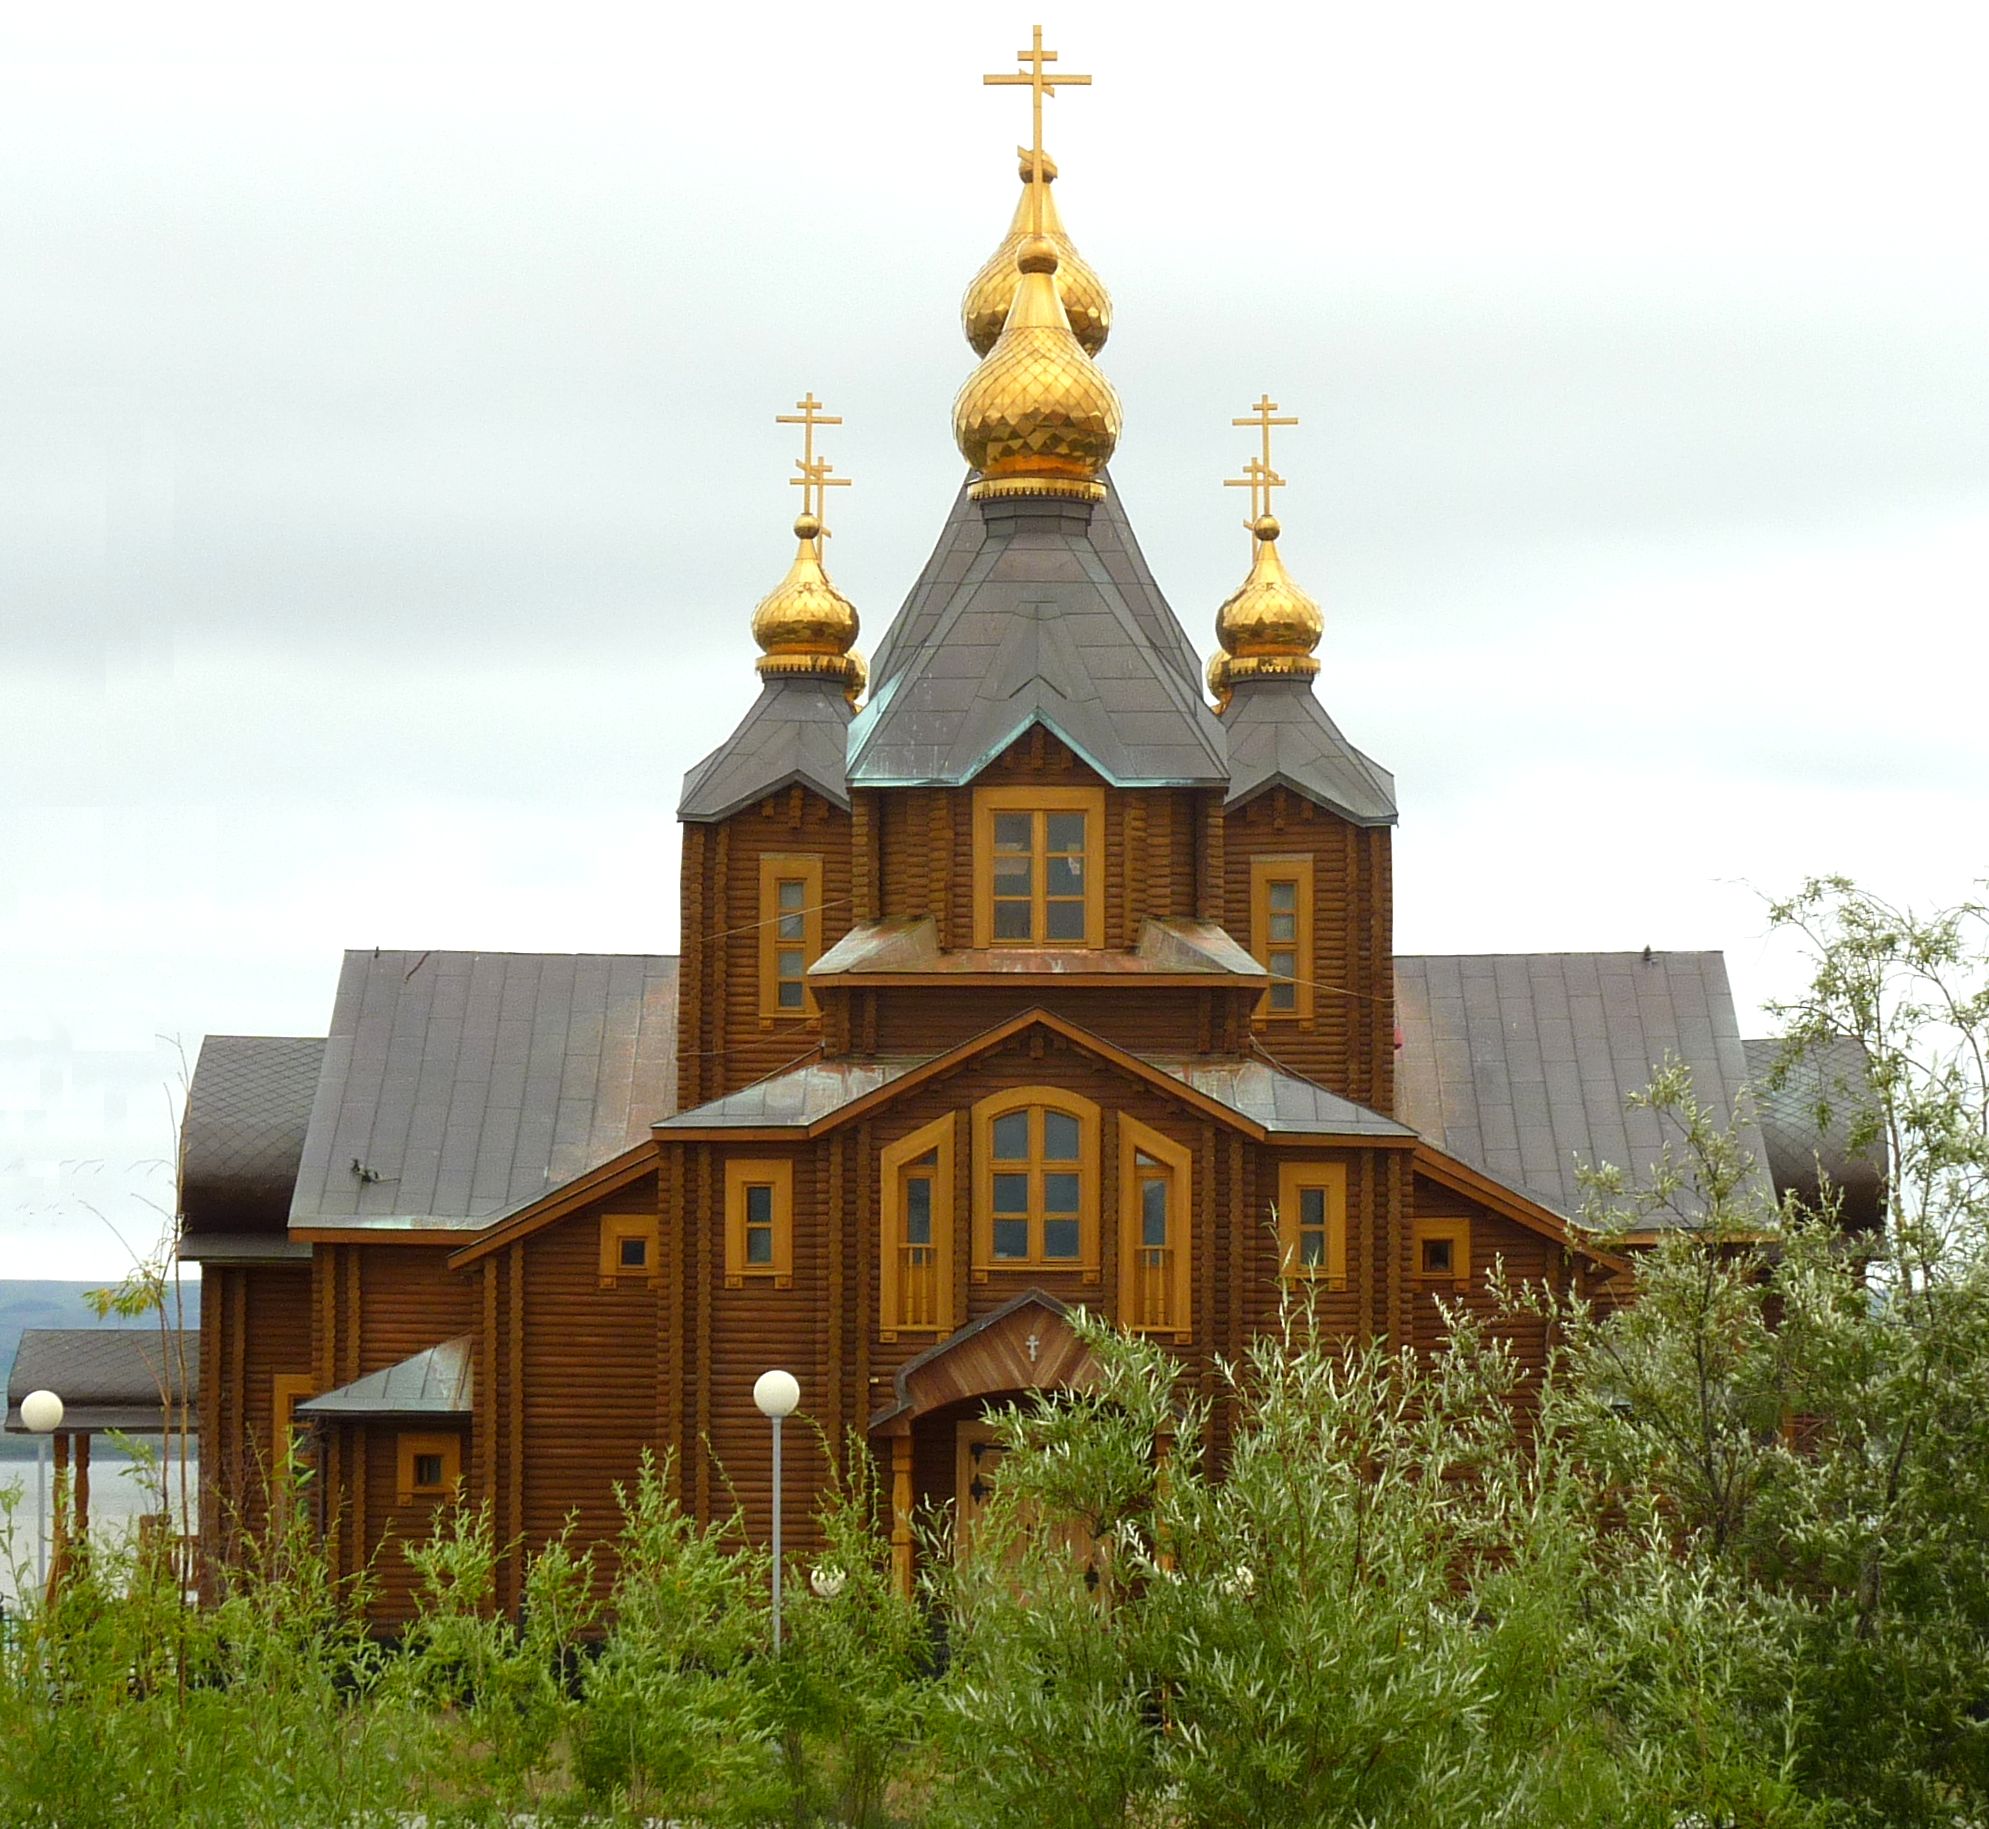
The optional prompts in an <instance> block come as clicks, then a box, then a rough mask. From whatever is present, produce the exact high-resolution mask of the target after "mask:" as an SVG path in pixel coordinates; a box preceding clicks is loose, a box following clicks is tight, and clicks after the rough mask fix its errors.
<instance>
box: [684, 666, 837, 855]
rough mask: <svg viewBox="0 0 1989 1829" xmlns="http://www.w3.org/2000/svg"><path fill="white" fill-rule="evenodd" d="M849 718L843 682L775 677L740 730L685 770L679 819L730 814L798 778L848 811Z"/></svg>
mask: <svg viewBox="0 0 1989 1829" xmlns="http://www.w3.org/2000/svg"><path fill="white" fill-rule="evenodd" d="M850 716H851V713H850V706H849V700H848V699H847V698H846V697H845V696H844V694H843V687H842V682H841V681H840V680H833V679H828V678H825V677H821V676H818V675H814V674H777V675H775V676H774V677H773V678H772V679H770V680H768V681H767V682H766V683H765V684H764V685H763V686H761V688H760V696H759V697H758V698H757V699H755V700H754V701H753V705H752V709H751V710H749V711H748V712H747V713H746V715H745V717H744V718H743V719H741V720H740V724H739V728H738V729H737V730H735V731H734V732H733V733H732V734H731V735H730V736H729V737H727V738H726V739H725V741H724V742H723V743H721V744H720V745H719V746H718V747H717V748H716V749H715V750H713V751H712V752H711V754H710V755H708V756H706V757H705V759H704V760H703V761H702V762H699V763H698V764H696V766H694V767H693V768H692V769H691V771H690V772H689V773H688V774H687V775H685V777H684V791H683V794H682V795H681V797H680V798H679V799H678V802H677V817H678V818H679V819H681V820H685V821H688V822H691V823H694V824H695V823H709V822H711V821H715V820H720V819H727V818H730V817H731V815H732V814H734V813H736V812H738V811H739V809H740V808H741V807H748V806H751V805H752V804H753V802H754V801H756V800H760V799H763V798H764V797H765V796H766V795H768V794H777V793H779V792H780V791H781V789H783V788H785V787H788V786H790V785H792V784H793V783H796V782H799V783H800V784H801V786H803V787H806V788H812V789H813V790H814V791H815V792H816V793H818V794H820V795H821V796H822V798H823V799H824V800H826V801H828V802H829V803H830V804H831V805H833V806H839V807H841V808H843V809H844V810H845V811H847V810H848V808H849V783H848V780H847V778H846V775H845V762H846V757H847V753H848V748H849V721H850Z"/></svg>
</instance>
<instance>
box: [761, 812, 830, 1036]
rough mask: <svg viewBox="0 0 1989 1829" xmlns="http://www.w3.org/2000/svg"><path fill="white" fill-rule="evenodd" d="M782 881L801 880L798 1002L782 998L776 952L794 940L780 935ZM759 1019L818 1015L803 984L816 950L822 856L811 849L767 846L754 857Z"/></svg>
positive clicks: (801, 1019) (818, 955)
mask: <svg viewBox="0 0 1989 1829" xmlns="http://www.w3.org/2000/svg"><path fill="white" fill-rule="evenodd" d="M782 883H799V884H800V885H801V907H800V911H799V912H800V915H801V947H800V950H801V976H800V979H799V982H800V985H801V1002H800V1003H799V1004H798V1005H795V1004H783V1003H782V1002H781V1000H780V991H781V986H782V984H783V983H791V982H794V981H793V980H791V979H787V980H784V979H783V978H782V977H781V975H780V956H781V954H782V953H784V952H792V951H794V949H795V948H794V941H793V940H792V939H791V938H789V939H785V940H783V939H782V937H781V931H780V927H781V916H782V915H783V913H792V912H794V911H793V910H783V909H782V907H781V905H780V886H781V884H782ZM759 931H760V1020H761V1021H762V1022H769V1023H771V1022H809V1021H812V1020H814V1019H815V1018H817V1017H819V1016H820V1015H821V1008H820V1006H819V1005H818V1004H817V1003H816V1002H815V993H814V992H813V991H812V990H810V989H809V987H808V968H809V967H810V966H811V965H813V964H814V963H815V961H816V960H817V959H819V958H821V956H822V857H821V853H820V852H816V851H769V852H768V853H766V854H765V855H764V856H763V857H762V858H761V859H760V923H759Z"/></svg>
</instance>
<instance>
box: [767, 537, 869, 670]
mask: <svg viewBox="0 0 1989 1829" xmlns="http://www.w3.org/2000/svg"><path fill="white" fill-rule="evenodd" d="M821 536H822V523H821V520H820V519H819V517H817V516H816V515H814V514H808V513H804V514H802V515H800V516H798V517H797V518H796V520H795V523H794V537H795V538H796V539H797V540H799V541H800V542H801V544H800V547H799V548H798V549H797V550H796V552H795V555H794V563H793V564H792V565H790V566H789V567H788V568H787V576H786V577H785V578H783V579H782V580H781V581H780V583H779V584H777V585H776V586H775V587H774V588H773V589H772V590H771V591H769V592H768V593H767V594H766V595H765V596H764V597H762V598H761V599H760V603H759V607H758V608H757V609H756V610H754V612H753V639H754V640H755V641H756V642H758V643H759V644H760V649H761V654H760V659H759V661H758V663H757V665H758V667H759V670H760V675H761V677H762V678H772V677H773V676H774V675H776V674H792V673H819V674H824V675H827V676H829V677H832V678H838V679H841V680H843V681H844V682H845V683H846V684H847V683H849V682H851V681H858V682H860V681H861V679H862V669H863V663H862V662H861V661H860V660H857V659H856V658H855V657H854V656H853V655H851V653H850V648H851V646H852V644H853V643H854V642H855V641H856V635H857V629H858V626H859V624H858V621H857V614H856V606H855V605H854V604H852V603H851V602H850V600H849V599H848V598H847V597H845V596H844V595H843V594H842V592H841V591H839V590H837V589H836V587H835V586H834V585H833V584H831V583H830V582H829V574H828V573H827V572H825V571H824V570H823V569H822V538H821Z"/></svg>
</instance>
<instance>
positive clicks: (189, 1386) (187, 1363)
mask: <svg viewBox="0 0 1989 1829" xmlns="http://www.w3.org/2000/svg"><path fill="white" fill-rule="evenodd" d="M30 1391H53V1392H54V1393H55V1394H56V1396H58V1397H59V1398H61V1399H62V1427H63V1428H64V1429H65V1430H77V1431H80V1432H94V1431H96V1430H99V1429H119V1430H122V1431H123V1432H124V1433H125V1434H127V1435H157V1434H158V1433H159V1432H160V1430H161V1428H162V1427H163V1426H165V1425H166V1424H167V1422H168V1418H167V1414H166V1411H167V1406H168V1405H169V1404H170V1405H171V1407H172V1408H173V1409H174V1410H175V1411H177V1410H178V1408H179V1406H180V1405H181V1404H182V1403H193V1402H196V1401H197V1400H198V1398H199V1396H200V1333H199V1330H198V1329H196V1328H191V1327H185V1328H171V1329H168V1330H166V1332H165V1333H164V1334H163V1336H162V1334H161V1332H160V1330H159V1329H158V1328H156V1327H30V1328H24V1329H23V1330H22V1332H21V1343H20V1345H19V1346H18V1347H16V1348H15V1349H14V1363H13V1366H12V1368H11V1369H10V1370H9V1371H8V1374H7V1406H6V1414H7V1429H8V1432H9V1433H10V1434H17V1435H19V1434H26V1433H27V1428H26V1425H25V1424H24V1423H23V1422H22V1421H21V1399H22V1398H24V1397H25V1396H27V1394H28V1393H29V1392H30Z"/></svg>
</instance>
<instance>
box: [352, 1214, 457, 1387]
mask: <svg viewBox="0 0 1989 1829" xmlns="http://www.w3.org/2000/svg"><path fill="white" fill-rule="evenodd" d="M340 1249H341V1250H342V1251H343V1253H344V1256H345V1258H346V1262H347V1265H348V1277H347V1280H348V1284H349V1285H351V1286H353V1287H354V1288H355V1289H356V1301H355V1302H354V1304H353V1307H352V1308H351V1309H350V1310H349V1311H348V1320H347V1329H348V1332H347V1335H346V1347H347V1355H346V1356H347V1363H348V1364H349V1365H351V1367H352V1370H351V1371H349V1372H348V1373H346V1374H345V1377H346V1378H347V1379H352V1378H358V1377H361V1376H363V1375H364V1374H366V1373H368V1372H378V1371H383V1370H384V1369H385V1368H386V1367H388V1366H390V1365H396V1364H398V1363H399V1362H400V1361H401V1360H403V1359H406V1358H408V1357H409V1356H410V1355H412V1354H415V1353H419V1352H424V1351H426V1350H427V1349H428V1348H429V1347H431V1346H437V1345H440V1344H441V1342H443V1341H444V1340H453V1339H455V1338H456V1337H457V1336H458V1335H459V1334H467V1333H469V1332H470V1331H471V1330H472V1329H473V1327H474V1326H475V1324H476V1313H477V1294H478V1292H477V1286H476V1281H475V1279H474V1277H472V1276H468V1275H465V1274H464V1273H463V1272H462V1271H459V1270H451V1269H450V1268H449V1253H450V1249H451V1247H450V1246H448V1245H399V1244H394V1245H376V1246H373V1247H371V1248H370V1249H369V1248H367V1247H365V1246H357V1245H354V1246H342V1247H340Z"/></svg>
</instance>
